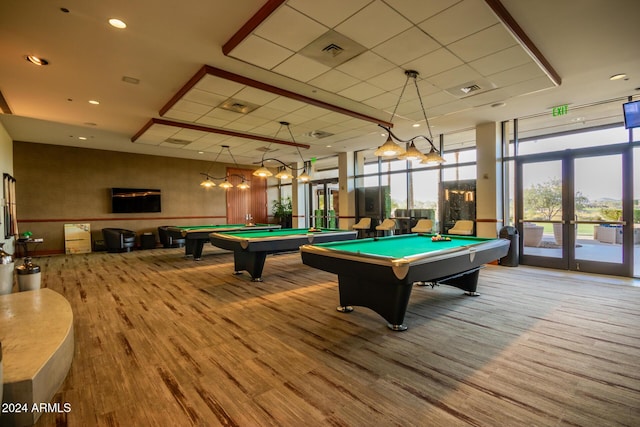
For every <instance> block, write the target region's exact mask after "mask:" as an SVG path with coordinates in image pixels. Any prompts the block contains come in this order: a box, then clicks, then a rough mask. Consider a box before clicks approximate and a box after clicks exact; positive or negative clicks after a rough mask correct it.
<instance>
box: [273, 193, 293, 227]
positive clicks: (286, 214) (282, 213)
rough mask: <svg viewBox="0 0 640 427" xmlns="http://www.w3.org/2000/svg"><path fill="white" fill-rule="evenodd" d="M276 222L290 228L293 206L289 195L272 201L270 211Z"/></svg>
mask: <svg viewBox="0 0 640 427" xmlns="http://www.w3.org/2000/svg"><path fill="white" fill-rule="evenodd" d="M271 212H272V214H273V218H274V219H275V221H276V224H280V226H281V227H282V228H291V225H292V216H293V207H292V205H291V197H286V198H284V199H280V200H274V201H273V210H272V211H271Z"/></svg>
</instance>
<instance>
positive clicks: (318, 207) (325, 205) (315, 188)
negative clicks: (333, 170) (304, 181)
mask: <svg viewBox="0 0 640 427" xmlns="http://www.w3.org/2000/svg"><path fill="white" fill-rule="evenodd" d="M311 191H312V194H313V196H314V197H313V198H312V209H313V221H312V224H313V226H314V227H317V228H337V226H338V182H337V181H333V180H331V181H324V182H314V183H313V184H312V186H311Z"/></svg>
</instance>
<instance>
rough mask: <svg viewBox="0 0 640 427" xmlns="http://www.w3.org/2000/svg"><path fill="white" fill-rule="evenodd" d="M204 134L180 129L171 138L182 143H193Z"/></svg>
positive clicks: (204, 133)
mask: <svg viewBox="0 0 640 427" xmlns="http://www.w3.org/2000/svg"><path fill="white" fill-rule="evenodd" d="M206 134H207V133H206V132H202V131H199V130H194V129H180V130H179V131H178V132H176V133H175V134H174V135H173V136H172V138H175V139H180V140H183V141H195V140H196V139H198V138H202V137H203V136H205V135H206Z"/></svg>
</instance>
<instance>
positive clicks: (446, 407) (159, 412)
mask: <svg viewBox="0 0 640 427" xmlns="http://www.w3.org/2000/svg"><path fill="white" fill-rule="evenodd" d="M211 250H212V248H205V254H204V257H203V260H202V261H200V262H194V261H192V260H188V259H185V258H184V257H183V251H182V250H181V249H154V250H146V251H137V252H133V253H127V254H107V253H95V254H87V255H68V256H65V255H60V256H52V257H43V258H39V259H38V260H37V263H38V264H39V265H40V266H41V267H42V274H43V276H42V277H43V285H44V286H47V287H49V288H51V289H53V290H55V291H57V292H60V293H61V294H63V295H64V296H65V297H66V298H67V299H68V300H69V301H70V303H71V305H72V307H73V311H74V316H75V333H76V348H75V356H74V361H73V364H72V366H71V371H70V374H69V376H68V378H67V380H66V382H65V383H64V385H63V387H62V389H61V390H60V392H59V393H58V394H57V395H56V397H55V399H56V401H57V402H60V403H68V404H69V405H70V408H71V411H70V412H69V413H66V414H65V413H59V414H44V415H43V416H42V417H41V418H40V420H39V421H38V423H37V425H38V426H54V425H56V426H64V425H69V426H83V427H85V426H94V425H104V426H191V425H197V426H218V425H220V426H303V425H304V426H325V425H329V426H368V427H372V426H413V425H415V426H510V427H512V426H533V425H535V426H563V425H567V426H639V425H640V287H638V286H634V285H638V282H637V281H636V282H634V281H632V280H624V279H615V278H610V277H605V276H589V275H582V274H570V273H566V272H558V271H553V270H545V269H534V268H525V267H517V268H512V267H511V268H510V267H500V266H488V267H487V268H485V269H483V270H482V271H481V274H480V283H479V288H478V289H479V292H480V293H481V296H479V297H466V296H464V295H462V292H461V291H460V290H459V289H456V288H452V287H448V286H440V287H436V288H435V289H432V288H430V287H426V288H423V287H421V288H419V287H416V288H415V289H414V290H413V293H412V297H411V302H410V307H409V312H408V315H407V318H406V319H405V320H406V321H405V323H406V324H407V325H408V327H409V329H408V330H407V331H406V332H393V331H390V330H389V329H387V327H386V323H385V321H384V320H383V319H382V318H381V317H380V316H378V315H377V314H375V313H374V312H372V311H370V310H368V309H365V308H358V307H356V310H355V311H354V312H353V313H351V314H343V313H339V312H337V311H336V310H335V307H336V306H337V305H338V289H337V278H336V276H334V275H332V274H329V273H325V272H322V271H319V270H315V269H311V268H309V267H307V266H304V265H302V263H301V261H300V256H299V255H298V254H297V253H291V254H283V255H272V256H269V257H267V262H266V266H265V270H264V274H263V279H264V282H262V283H254V282H251V281H250V280H249V276H248V275H247V274H246V273H245V274H244V275H241V276H234V275H233V274H232V271H233V257H232V255H231V254H229V253H220V252H218V253H214V252H211Z"/></svg>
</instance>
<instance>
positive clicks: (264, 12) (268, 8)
mask: <svg viewBox="0 0 640 427" xmlns="http://www.w3.org/2000/svg"><path fill="white" fill-rule="evenodd" d="M285 1H286V0H268V1H267V2H266V3H265V4H264V5H263V6H262V7H261V8H260V10H258V11H257V12H256V13H255V14H254V15H253V16H252V17H251V18H250V19H249V20H248V21H247V22H246V23H245V24H244V25H243V26H242V27H240V29H239V30H238V31H236V33H235V34H234V35H232V36H231V38H230V39H229V40H228V41H227V42H226V43H225V44H224V45H222V53H224V56H228V55H229V53H230V52H231V51H232V50H233V49H235V48H236V47H237V46H238V45H239V44H240V43H242V41H243V40H244V39H245V38H246V37H247V36H248V35H249V34H251V33H252V32H253V30H255V29H256V28H258V26H259V25H260V24H262V23H263V22H264V20H265V19H267V18H268V17H269V16H270V15H271V14H272V13H273V12H274V11H275V10H276V9H277V8H278V7H280V5H281V4H282V3H284V2H285Z"/></svg>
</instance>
